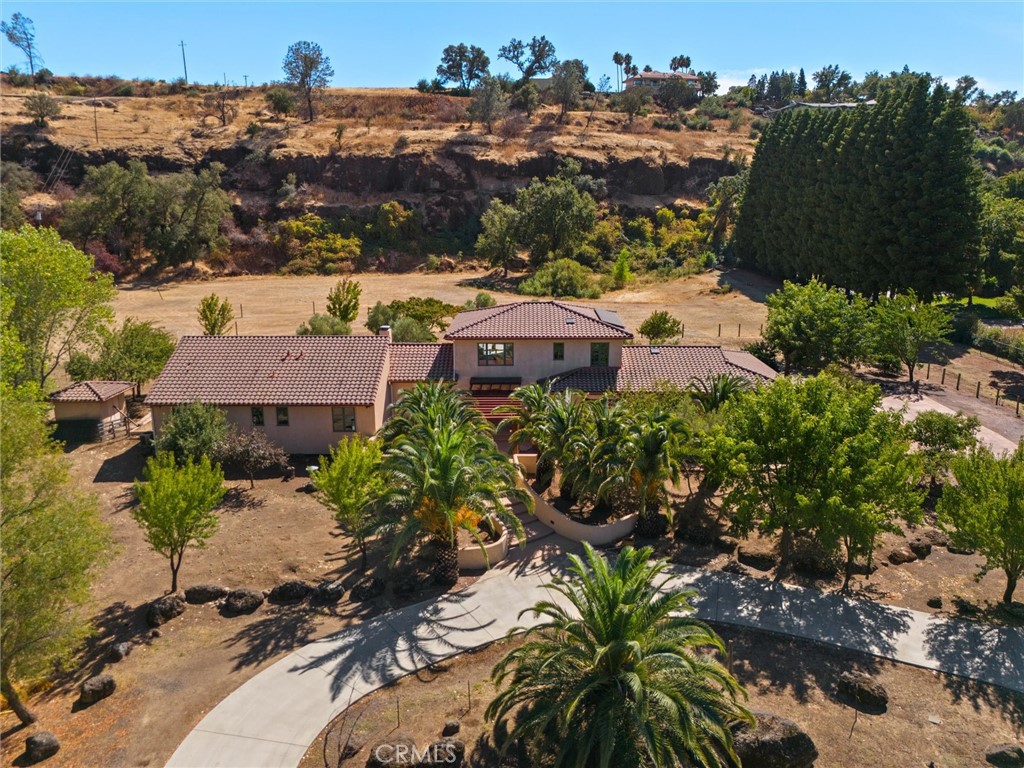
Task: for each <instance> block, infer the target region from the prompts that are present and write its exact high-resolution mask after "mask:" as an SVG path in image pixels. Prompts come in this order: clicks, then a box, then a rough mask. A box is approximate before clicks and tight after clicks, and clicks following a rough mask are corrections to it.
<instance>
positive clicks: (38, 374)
mask: <svg viewBox="0 0 1024 768" xmlns="http://www.w3.org/2000/svg"><path fill="white" fill-rule="evenodd" d="M0 268H2V273H3V282H4V291H3V292H4V294H5V296H7V297H9V298H10V305H9V307H8V308H7V309H5V326H6V327H8V328H9V329H10V333H11V335H12V337H13V338H15V339H16V340H17V342H18V345H19V349H20V350H21V355H22V357H21V362H22V364H21V365H20V366H19V368H20V370H19V372H18V374H17V376H16V377H15V379H14V382H15V383H23V382H26V381H34V382H35V383H36V384H38V385H39V386H40V387H42V388H44V389H45V387H46V384H47V382H48V380H49V378H50V376H51V375H52V374H53V372H54V371H55V370H57V368H58V367H59V366H61V365H62V364H63V363H64V362H65V361H66V360H67V359H69V358H70V356H71V353H72V352H74V351H75V350H76V349H77V348H79V347H82V346H84V345H88V344H91V343H93V342H95V341H96V340H97V339H98V338H99V334H100V331H101V330H102V329H103V328H104V327H105V326H106V325H107V323H109V322H110V321H111V320H113V317H114V312H113V309H112V308H111V304H112V302H113V300H114V295H115V290H114V281H113V278H112V277H111V276H110V275H108V274H104V273H102V272H96V271H95V269H94V264H93V257H92V256H89V255H87V254H84V253H82V252H81V251H79V250H77V249H76V248H75V247H74V246H73V245H71V243H68V242H66V241H64V240H61V239H60V235H58V234H57V232H56V230H53V229H49V228H40V229H36V228H34V227H29V226H25V227H22V228H21V229H20V230H19V231H17V232H8V231H6V230H5V231H0Z"/></svg>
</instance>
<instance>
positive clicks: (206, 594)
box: [185, 584, 228, 605]
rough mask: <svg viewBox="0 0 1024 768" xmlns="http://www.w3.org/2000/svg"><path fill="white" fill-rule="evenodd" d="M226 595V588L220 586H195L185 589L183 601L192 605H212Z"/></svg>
mask: <svg viewBox="0 0 1024 768" xmlns="http://www.w3.org/2000/svg"><path fill="white" fill-rule="evenodd" d="M227 595H228V588H227V587H222V586H221V585H220V584H196V585H194V586H191V587H188V588H186V589H185V601H186V602H189V603H192V604H193V605H200V604H202V603H212V602H213V601H214V600H220V599H221V598H222V597H227Z"/></svg>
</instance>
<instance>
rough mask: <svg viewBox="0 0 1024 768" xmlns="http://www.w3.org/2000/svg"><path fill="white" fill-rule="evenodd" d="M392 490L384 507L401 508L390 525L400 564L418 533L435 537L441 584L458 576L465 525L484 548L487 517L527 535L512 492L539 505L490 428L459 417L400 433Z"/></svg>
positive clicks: (386, 466)
mask: <svg viewBox="0 0 1024 768" xmlns="http://www.w3.org/2000/svg"><path fill="white" fill-rule="evenodd" d="M383 472H384V478H385V483H386V485H387V490H386V491H385V492H384V494H383V495H382V496H381V498H380V504H381V506H382V507H383V508H385V509H388V510H392V511H396V512H397V513H398V515H399V516H398V517H397V518H390V519H389V520H388V521H387V522H386V523H385V524H384V526H383V528H384V530H385V531H389V532H391V533H393V534H394V536H395V539H394V544H393V546H392V551H391V562H392V564H393V563H394V562H395V560H397V558H398V556H399V555H400V554H401V553H402V551H403V550H404V549H405V547H407V546H408V545H409V544H410V543H412V542H413V541H414V540H415V539H417V538H427V539H429V540H430V541H432V542H433V544H434V547H435V551H436V553H437V562H436V564H435V570H434V578H435V580H436V581H438V582H439V583H441V584H449V585H450V584H454V583H455V581H456V580H457V579H458V575H459V567H458V532H459V530H465V531H467V532H469V534H470V536H472V537H473V539H474V540H475V541H476V542H477V543H478V544H480V546H481V547H483V540H482V539H481V537H480V532H479V531H480V524H481V523H482V522H484V521H485V520H487V519H497V520H499V521H501V522H502V523H503V524H504V525H505V526H506V527H508V528H511V529H512V531H513V532H514V533H515V535H516V538H517V539H518V540H519V542H520V543H524V542H525V540H526V534H525V532H524V531H523V525H522V523H521V522H520V521H519V518H517V517H516V516H515V514H513V512H512V510H511V509H510V508H509V507H506V506H505V504H504V501H505V500H506V499H508V500H513V499H517V500H520V501H522V502H523V503H524V504H525V505H526V506H527V508H532V498H531V497H530V496H529V494H527V493H526V492H525V491H524V490H523V489H521V488H519V487H518V486H517V484H516V472H515V468H514V467H513V465H512V463H511V462H510V461H509V460H508V458H507V457H506V456H503V455H502V454H501V453H500V452H499V451H498V449H497V447H496V446H495V444H494V440H493V439H491V437H490V435H489V434H487V433H486V432H483V431H480V430H477V429H475V428H467V426H466V425H465V424H459V423H456V422H451V423H441V424H438V425H437V426H436V428H434V429H433V430H432V431H431V432H430V434H429V438H428V439H426V440H424V439H421V436H420V435H419V434H418V433H411V434H405V435H401V436H399V437H397V438H396V439H395V442H394V444H393V445H392V446H391V448H389V449H388V450H387V451H386V452H385V454H384V461H383Z"/></svg>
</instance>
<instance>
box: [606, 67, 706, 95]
mask: <svg viewBox="0 0 1024 768" xmlns="http://www.w3.org/2000/svg"><path fill="white" fill-rule="evenodd" d="M673 80H682V81H683V82H685V83H689V84H690V85H692V86H693V87H694V88H699V87H700V78H699V77H698V76H697V75H695V74H694V73H693V72H638V73H637V74H635V75H632V76H631V77H627V78H626V80H625V82H624V83H623V85H625V87H626V90H627V91H628V90H629V89H630V88H640V87H643V86H647V87H648V88H654V89H655V90H657V89H658V88H661V86H663V85H664V84H665V83H668V82H671V81H673Z"/></svg>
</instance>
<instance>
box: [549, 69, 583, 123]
mask: <svg viewBox="0 0 1024 768" xmlns="http://www.w3.org/2000/svg"><path fill="white" fill-rule="evenodd" d="M586 82H587V66H586V65H585V64H584V63H583V62H582V61H580V60H579V59H566V60H565V61H560V62H559V63H558V64H556V65H555V67H554V70H553V71H552V74H551V96H552V97H553V98H554V100H555V103H556V104H557V105H558V106H559V108H560V110H559V113H558V122H560V123H561V122H563V121H564V120H565V116H566V114H567V113H568V112H569V110H571V109H575V108H576V106H577V105H578V104H579V101H580V97H581V96H582V95H583V86H584V84H585V83H586Z"/></svg>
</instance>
